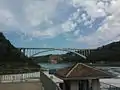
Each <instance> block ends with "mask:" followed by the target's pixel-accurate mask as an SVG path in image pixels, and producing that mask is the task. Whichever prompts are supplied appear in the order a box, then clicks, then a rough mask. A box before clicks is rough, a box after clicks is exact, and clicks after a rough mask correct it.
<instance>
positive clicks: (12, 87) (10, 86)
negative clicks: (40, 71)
mask: <svg viewBox="0 0 120 90" xmlns="http://www.w3.org/2000/svg"><path fill="white" fill-rule="evenodd" d="M0 90H42V86H41V83H40V82H24V83H4V84H3V83H2V84H0Z"/></svg>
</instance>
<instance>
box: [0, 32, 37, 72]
mask: <svg viewBox="0 0 120 90" xmlns="http://www.w3.org/2000/svg"><path fill="white" fill-rule="evenodd" d="M30 68H36V69H35V70H37V69H38V68H39V66H38V65H37V64H36V63H34V62H33V61H32V60H30V59H28V58H27V57H26V56H25V55H24V54H23V53H21V52H20V51H19V50H18V49H17V48H15V47H14V46H13V45H12V44H11V43H10V41H9V40H7V39H6V38H5V36H4V35H3V33H1V32H0V73H1V74H2V73H8V71H10V72H9V73H19V72H26V71H31V69H30ZM5 71H6V72H5Z"/></svg>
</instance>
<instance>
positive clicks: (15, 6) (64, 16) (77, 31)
mask: <svg viewBox="0 0 120 90" xmlns="http://www.w3.org/2000/svg"><path fill="white" fill-rule="evenodd" d="M119 8H120V0H0V31H1V32H3V33H4V34H5V36H6V37H7V39H9V40H10V41H11V43H12V44H13V45H14V46H16V47H55V48H64V47H69V48H96V47H98V46H102V45H104V44H107V43H110V42H113V41H119V40H120V29H119V28H120V17H119V16H120V10H119Z"/></svg>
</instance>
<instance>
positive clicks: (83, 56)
mask: <svg viewBox="0 0 120 90" xmlns="http://www.w3.org/2000/svg"><path fill="white" fill-rule="evenodd" d="M54 50H58V51H67V52H72V53H74V54H76V55H78V56H80V57H82V58H84V59H86V56H85V55H82V54H80V53H78V52H75V51H72V50H69V49H49V50H46V51H41V52H37V53H35V54H33V55H31V56H30V57H33V56H35V55H38V54H40V53H43V52H49V51H54Z"/></svg>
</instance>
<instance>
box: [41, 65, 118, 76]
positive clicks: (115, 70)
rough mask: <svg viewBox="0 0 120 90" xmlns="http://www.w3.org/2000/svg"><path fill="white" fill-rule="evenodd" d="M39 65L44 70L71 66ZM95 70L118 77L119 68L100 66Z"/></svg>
mask: <svg viewBox="0 0 120 90" xmlns="http://www.w3.org/2000/svg"><path fill="white" fill-rule="evenodd" d="M39 65H40V66H41V67H43V68H45V69H61V68H65V67H69V66H71V65H73V64H72V63H62V64H61V63H60V64H51V63H39ZM97 68H98V69H102V70H105V71H107V72H110V73H113V74H115V75H119V76H120V67H110V66H100V67H97Z"/></svg>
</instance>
